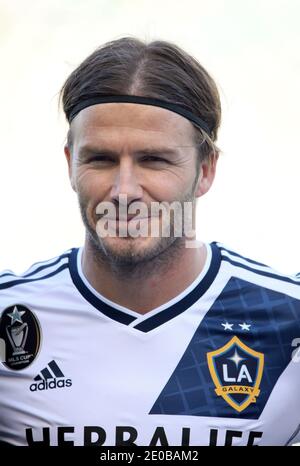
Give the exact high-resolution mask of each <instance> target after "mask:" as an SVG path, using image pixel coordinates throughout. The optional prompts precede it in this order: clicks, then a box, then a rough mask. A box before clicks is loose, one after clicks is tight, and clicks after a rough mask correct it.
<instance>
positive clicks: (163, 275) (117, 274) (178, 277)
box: [82, 237, 207, 314]
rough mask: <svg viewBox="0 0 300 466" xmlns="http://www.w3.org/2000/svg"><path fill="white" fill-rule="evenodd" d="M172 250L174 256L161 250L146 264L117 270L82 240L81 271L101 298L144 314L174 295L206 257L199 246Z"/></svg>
mask: <svg viewBox="0 0 300 466" xmlns="http://www.w3.org/2000/svg"><path fill="white" fill-rule="evenodd" d="M174 247H175V250H176V253H175V254H174V250H173V251H165V252H164V253H162V254H159V255H158V256H157V257H155V258H154V259H151V260H150V261H148V262H143V263H141V264H136V265H135V266H131V267H129V266H127V267H124V266H123V267H120V266H119V267H118V266H116V264H112V263H111V262H110V261H109V260H107V259H105V258H104V257H103V255H101V254H99V251H97V249H96V248H95V247H93V245H92V243H91V241H89V239H88V237H86V241H85V245H84V249H83V254H82V270H83V273H84V275H85V277H86V278H87V280H88V281H89V283H90V284H91V285H92V287H93V288H94V289H95V290H96V291H98V292H99V293H101V294H102V295H103V296H104V297H105V298H107V299H109V300H111V301H113V302H115V303H116V304H119V305H121V306H124V307H127V308H129V309H131V310H133V311H135V312H138V313H140V314H146V313H147V312H149V311H151V310H152V309H155V308H157V307H159V306H161V305H162V304H164V303H166V302H168V301H170V300H171V299H173V298H175V297H176V296H178V295H179V294H180V293H181V292H182V291H184V290H185V289H186V288H187V287H188V286H189V285H190V284H191V283H192V282H193V281H194V280H195V279H196V278H197V276H198V275H199V274H200V272H201V271H202V270H203V267H204V264H205V261H206V256H207V251H206V247H205V245H204V244H203V243H199V247H197V248H186V247H184V242H182V243H180V244H179V245H178V244H177V245H176V246H174ZM170 248H172V246H170ZM170 248H168V249H170Z"/></svg>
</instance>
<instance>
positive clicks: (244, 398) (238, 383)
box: [207, 336, 264, 412]
mask: <svg viewBox="0 0 300 466" xmlns="http://www.w3.org/2000/svg"><path fill="white" fill-rule="evenodd" d="M207 362H208V368H209V372H210V375H211V377H212V380H213V382H214V384H215V387H216V388H215V393H216V395H217V396H221V397H222V398H223V399H224V400H225V401H226V403H228V404H229V405H230V406H231V407H232V408H233V409H235V410H236V411H238V412H241V411H244V409H246V408H247V407H248V406H249V405H250V403H255V402H256V398H257V397H258V396H259V394H260V389H259V387H260V383H261V379H262V375H263V368H264V355H263V353H259V352H258V351H255V350H253V349H252V348H250V347H249V346H247V345H245V343H243V342H242V341H241V340H240V339H239V338H238V337H237V336H234V337H233V338H231V340H230V341H228V343H226V344H225V345H224V346H222V347H221V348H219V349H217V350H215V351H210V352H209V353H207Z"/></svg>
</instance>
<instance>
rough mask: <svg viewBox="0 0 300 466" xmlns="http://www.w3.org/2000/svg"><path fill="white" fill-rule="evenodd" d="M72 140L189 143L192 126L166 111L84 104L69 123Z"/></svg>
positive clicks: (184, 119) (137, 105)
mask: <svg viewBox="0 0 300 466" xmlns="http://www.w3.org/2000/svg"><path fill="white" fill-rule="evenodd" d="M71 131H72V137H73V141H74V142H76V141H77V142H78V143H79V142H80V145H82V144H85V143H89V142H97V141H98V140H99V141H102V142H103V141H105V140H107V141H108V142H110V143H112V142H116V141H122V142H124V143H125V142H129V141H131V142H134V141H135V140H137V141H138V140H140V139H141V138H142V139H143V140H145V141H147V142H150V141H151V142H153V141H155V140H157V139H159V141H160V142H162V141H163V142H165V143H170V144H172V145H190V144H193V138H194V127H193V125H192V123H191V122H190V121H189V120H187V119H186V118H184V117H182V116H181V115H178V114H177V113H174V112H172V111H170V110H167V109H164V108H161V107H155V106H152V105H142V104H134V103H123V102H122V103H105V104H97V105H92V106H90V107H87V108H85V109H83V110H81V112H79V114H78V115H77V116H76V117H75V118H74V120H73V121H72V123H71Z"/></svg>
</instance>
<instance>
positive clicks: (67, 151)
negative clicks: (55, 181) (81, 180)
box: [64, 144, 76, 192]
mask: <svg viewBox="0 0 300 466" xmlns="http://www.w3.org/2000/svg"><path fill="white" fill-rule="evenodd" d="M64 153H65V156H66V159H67V163H68V170H69V179H70V183H71V186H72V189H73V191H75V192H76V187H75V183H74V176H73V167H72V154H71V151H70V148H69V146H68V145H67V144H66V145H65V147H64Z"/></svg>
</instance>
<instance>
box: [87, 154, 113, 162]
mask: <svg viewBox="0 0 300 466" xmlns="http://www.w3.org/2000/svg"><path fill="white" fill-rule="evenodd" d="M88 162H89V163H91V162H101V163H113V162H114V160H113V159H112V158H111V157H109V155H95V156H93V157H91V158H90V159H89V160H88Z"/></svg>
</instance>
